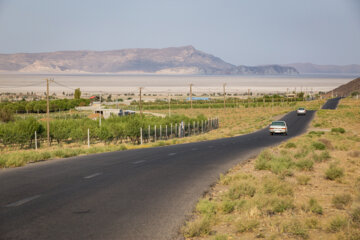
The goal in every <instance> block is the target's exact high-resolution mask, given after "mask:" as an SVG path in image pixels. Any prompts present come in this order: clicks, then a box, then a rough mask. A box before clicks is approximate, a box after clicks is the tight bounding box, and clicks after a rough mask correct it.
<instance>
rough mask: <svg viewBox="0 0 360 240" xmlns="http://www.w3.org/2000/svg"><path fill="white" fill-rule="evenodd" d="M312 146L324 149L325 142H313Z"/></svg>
mask: <svg viewBox="0 0 360 240" xmlns="http://www.w3.org/2000/svg"><path fill="white" fill-rule="evenodd" d="M312 146H313V148H314V149H315V150H325V148H326V146H325V144H323V143H321V142H314V143H313V144H312Z"/></svg>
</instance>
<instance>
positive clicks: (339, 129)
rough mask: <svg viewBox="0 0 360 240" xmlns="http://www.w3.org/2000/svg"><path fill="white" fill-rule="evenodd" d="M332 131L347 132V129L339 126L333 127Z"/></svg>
mask: <svg viewBox="0 0 360 240" xmlns="http://www.w3.org/2000/svg"><path fill="white" fill-rule="evenodd" d="M331 132H333V133H345V129H343V128H341V127H339V128H332V129H331Z"/></svg>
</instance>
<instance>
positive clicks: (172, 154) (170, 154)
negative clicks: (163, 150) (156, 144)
mask: <svg viewBox="0 0 360 240" xmlns="http://www.w3.org/2000/svg"><path fill="white" fill-rule="evenodd" d="M174 155H176V153H169V154H168V156H174Z"/></svg>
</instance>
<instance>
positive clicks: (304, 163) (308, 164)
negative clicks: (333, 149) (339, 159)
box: [295, 159, 314, 171]
mask: <svg viewBox="0 0 360 240" xmlns="http://www.w3.org/2000/svg"><path fill="white" fill-rule="evenodd" d="M295 165H296V167H297V168H298V169H300V170H303V171H304V170H305V171H311V170H312V169H313V166H314V162H313V161H312V160H309V159H302V160H299V161H297V162H296V163H295Z"/></svg>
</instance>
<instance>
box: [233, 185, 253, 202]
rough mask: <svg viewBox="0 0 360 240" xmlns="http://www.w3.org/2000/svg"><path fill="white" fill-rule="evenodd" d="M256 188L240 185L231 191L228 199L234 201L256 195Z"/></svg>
mask: <svg viewBox="0 0 360 240" xmlns="http://www.w3.org/2000/svg"><path fill="white" fill-rule="evenodd" d="M255 192H256V188H255V187H254V186H252V185H250V184H248V183H240V184H237V185H235V186H233V187H231V188H230V189H229V192H228V194H227V195H228V197H229V198H230V199H232V200H235V199H239V198H240V197H244V196H249V197H253V196H254V195H255Z"/></svg>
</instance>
